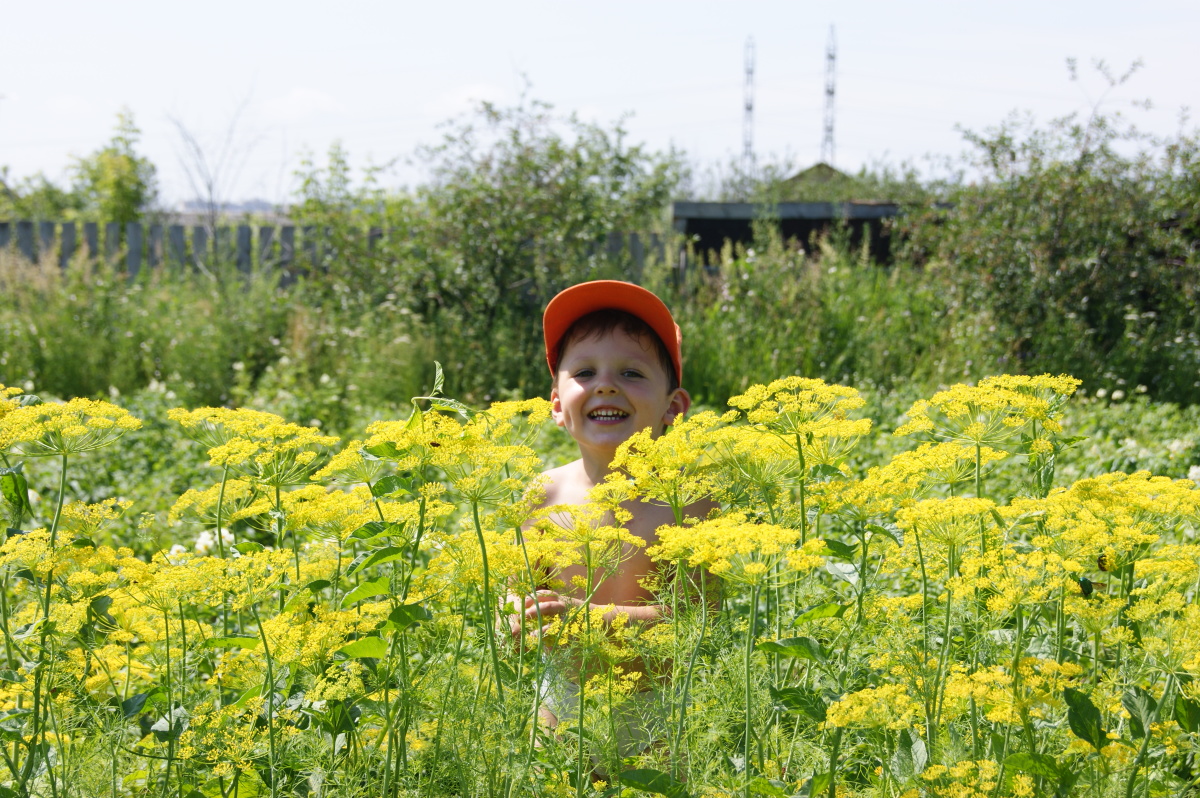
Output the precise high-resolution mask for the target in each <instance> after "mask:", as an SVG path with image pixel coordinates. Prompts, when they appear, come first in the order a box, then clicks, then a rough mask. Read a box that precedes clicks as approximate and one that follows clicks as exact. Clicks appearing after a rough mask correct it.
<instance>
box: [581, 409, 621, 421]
mask: <svg viewBox="0 0 1200 798" xmlns="http://www.w3.org/2000/svg"><path fill="white" fill-rule="evenodd" d="M588 418H590V419H592V420H593V421H620V420H621V419H623V418H629V414H628V413H626V412H625V411H624V410H617V409H616V408H615V407H601V408H598V409H596V410H593V411H592V412H590V413H588Z"/></svg>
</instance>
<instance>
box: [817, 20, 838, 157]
mask: <svg viewBox="0 0 1200 798" xmlns="http://www.w3.org/2000/svg"><path fill="white" fill-rule="evenodd" d="M836 91H837V39H836V38H834V32H833V26H832V25H830V26H829V45H828V46H827V47H826V48H825V137H824V138H823V139H821V162H822V163H825V164H828V165H829V166H833V98H834V94H835V93H836Z"/></svg>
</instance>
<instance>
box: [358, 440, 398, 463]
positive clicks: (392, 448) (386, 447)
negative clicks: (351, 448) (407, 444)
mask: <svg viewBox="0 0 1200 798" xmlns="http://www.w3.org/2000/svg"><path fill="white" fill-rule="evenodd" d="M363 451H364V452H366V453H367V454H369V455H372V456H373V457H379V458H384V459H392V460H394V459H396V458H397V457H399V456H400V450H399V449H397V448H396V444H394V443H392V442H391V441H384V442H383V443H377V444H375V445H374V446H364V447H363Z"/></svg>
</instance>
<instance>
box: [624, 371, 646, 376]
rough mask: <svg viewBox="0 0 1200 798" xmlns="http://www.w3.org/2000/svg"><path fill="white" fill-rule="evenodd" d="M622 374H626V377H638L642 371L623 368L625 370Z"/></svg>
mask: <svg viewBox="0 0 1200 798" xmlns="http://www.w3.org/2000/svg"><path fill="white" fill-rule="evenodd" d="M624 374H625V376H626V377H640V376H642V372H640V371H638V370H637V369H625V372H624Z"/></svg>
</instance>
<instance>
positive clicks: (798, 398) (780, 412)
mask: <svg viewBox="0 0 1200 798" xmlns="http://www.w3.org/2000/svg"><path fill="white" fill-rule="evenodd" d="M864 404H866V400H864V399H863V398H862V396H860V395H859V393H858V391H856V390H855V389H853V388H850V387H847V386H845V385H829V384H827V383H826V382H825V381H824V380H819V379H810V378H806V377H784V378H783V379H780V380H775V381H774V382H772V383H770V384H769V385H754V386H752V387H751V388H750V389H749V390H747V391H746V393H744V394H741V395H739V396H735V397H733V398H732V399H730V400H729V405H730V406H731V407H736V408H737V409H738V410H741V411H742V412H744V413H745V414H746V419H747V420H748V421H749V422H750V423H751V424H756V425H762V426H764V427H766V428H767V429H770V430H771V431H773V432H776V433H778V434H781V435H788V436H795V435H799V436H801V437H804V438H813V439H815V438H859V437H861V436H863V435H865V434H867V433H868V432H870V430H871V420H870V419H866V418H863V419H849V418H847V415H846V414H847V413H849V412H850V411H852V410H857V409H859V408H860V407H862V406H863V405H864Z"/></svg>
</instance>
